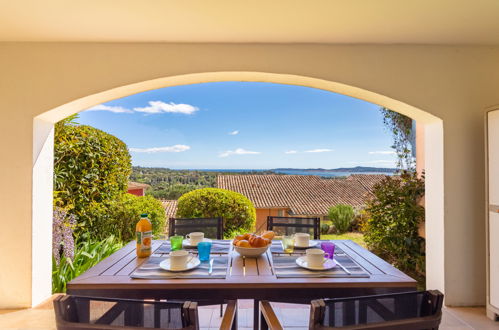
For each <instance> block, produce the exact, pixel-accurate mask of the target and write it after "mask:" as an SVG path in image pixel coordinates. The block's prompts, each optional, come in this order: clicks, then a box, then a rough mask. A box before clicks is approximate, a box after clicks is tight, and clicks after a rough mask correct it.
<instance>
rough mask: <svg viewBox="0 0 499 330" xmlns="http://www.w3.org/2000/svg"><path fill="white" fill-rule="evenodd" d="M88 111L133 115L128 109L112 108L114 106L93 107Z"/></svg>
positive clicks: (100, 105) (101, 105)
mask: <svg viewBox="0 0 499 330" xmlns="http://www.w3.org/2000/svg"><path fill="white" fill-rule="evenodd" d="M87 111H109V112H114V113H132V112H133V111H132V110H130V109H127V108H123V107H118V106H112V105H105V104H99V105H96V106H95V107H91V108H90V109H87Z"/></svg>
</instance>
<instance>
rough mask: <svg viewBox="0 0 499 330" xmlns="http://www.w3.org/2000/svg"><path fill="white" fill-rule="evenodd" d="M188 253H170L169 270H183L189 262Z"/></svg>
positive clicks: (181, 251)
mask: <svg viewBox="0 0 499 330" xmlns="http://www.w3.org/2000/svg"><path fill="white" fill-rule="evenodd" d="M189 259H190V258H189V252H187V251H186V250H177V251H172V252H170V268H171V269H184V268H186V267H187V262H188V261H189Z"/></svg>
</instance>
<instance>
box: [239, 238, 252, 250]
mask: <svg viewBox="0 0 499 330" xmlns="http://www.w3.org/2000/svg"><path fill="white" fill-rule="evenodd" d="M237 246H239V247H244V248H249V247H251V245H250V243H249V242H248V241H247V240H245V239H243V240H240V241H238V242H237Z"/></svg>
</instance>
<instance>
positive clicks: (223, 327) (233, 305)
mask: <svg viewBox="0 0 499 330" xmlns="http://www.w3.org/2000/svg"><path fill="white" fill-rule="evenodd" d="M231 329H237V301H236V300H229V301H228V302H227V308H226V309H225V313H224V316H223V318H222V323H221V324H220V330H231Z"/></svg>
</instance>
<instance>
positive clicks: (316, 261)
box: [305, 249, 326, 267]
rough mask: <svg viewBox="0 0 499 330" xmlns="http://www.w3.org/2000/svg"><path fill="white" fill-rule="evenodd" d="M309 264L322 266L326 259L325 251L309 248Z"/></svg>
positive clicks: (307, 252)
mask: <svg viewBox="0 0 499 330" xmlns="http://www.w3.org/2000/svg"><path fill="white" fill-rule="evenodd" d="M305 253H306V254H307V264H308V266H310V267H322V265H323V264H324V262H325V261H326V259H325V258H324V256H325V253H324V251H322V250H321V249H307V251H305Z"/></svg>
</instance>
